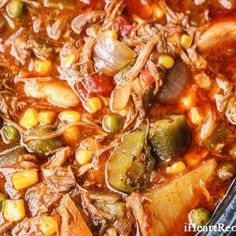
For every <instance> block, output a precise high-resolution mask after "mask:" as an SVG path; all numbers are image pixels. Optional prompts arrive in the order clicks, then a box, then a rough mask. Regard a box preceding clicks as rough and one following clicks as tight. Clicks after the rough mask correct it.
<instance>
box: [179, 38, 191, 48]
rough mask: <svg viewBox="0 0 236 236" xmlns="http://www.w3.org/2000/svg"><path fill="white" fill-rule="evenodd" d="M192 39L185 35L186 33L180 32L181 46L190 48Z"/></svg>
mask: <svg viewBox="0 0 236 236" xmlns="http://www.w3.org/2000/svg"><path fill="white" fill-rule="evenodd" d="M192 42H193V39H192V38H191V37H190V36H189V35H187V34H182V35H181V38H180V44H181V46H182V47H183V48H186V49H187V48H190V47H191V45H192Z"/></svg>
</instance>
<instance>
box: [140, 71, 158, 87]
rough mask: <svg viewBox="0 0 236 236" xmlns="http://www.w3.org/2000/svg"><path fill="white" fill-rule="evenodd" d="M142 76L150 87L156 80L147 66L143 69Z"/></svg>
mask: <svg viewBox="0 0 236 236" xmlns="http://www.w3.org/2000/svg"><path fill="white" fill-rule="evenodd" d="M140 78H141V80H142V81H143V82H144V84H145V86H147V87H149V86H150V85H151V84H152V83H153V82H154V81H155V79H154V77H153V76H152V75H151V73H150V71H149V70H148V69H146V68H145V69H143V70H142V71H141V74H140Z"/></svg>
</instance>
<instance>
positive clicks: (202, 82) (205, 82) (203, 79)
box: [194, 72, 211, 89]
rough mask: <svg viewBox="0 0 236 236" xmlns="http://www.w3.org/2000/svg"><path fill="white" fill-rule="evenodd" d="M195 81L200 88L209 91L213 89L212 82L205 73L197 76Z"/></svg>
mask: <svg viewBox="0 0 236 236" xmlns="http://www.w3.org/2000/svg"><path fill="white" fill-rule="evenodd" d="M194 79H195V80H196V83H197V85H198V86H199V87H200V88H204V89H209V88H210V87H211V80H210V78H209V76H207V75H206V74H205V73H204V72H202V73H199V74H197V75H196V76H195V77H194Z"/></svg>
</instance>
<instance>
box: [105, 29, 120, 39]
mask: <svg viewBox="0 0 236 236" xmlns="http://www.w3.org/2000/svg"><path fill="white" fill-rule="evenodd" d="M106 36H107V37H109V38H112V39H117V38H118V35H117V33H116V32H115V31H114V30H109V31H106Z"/></svg>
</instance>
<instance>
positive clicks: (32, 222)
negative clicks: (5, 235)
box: [11, 216, 44, 236]
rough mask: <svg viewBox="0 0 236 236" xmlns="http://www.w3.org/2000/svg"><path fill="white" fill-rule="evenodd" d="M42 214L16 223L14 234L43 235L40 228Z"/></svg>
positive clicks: (22, 235) (20, 235)
mask: <svg viewBox="0 0 236 236" xmlns="http://www.w3.org/2000/svg"><path fill="white" fill-rule="evenodd" d="M40 218H41V217H40V216H36V217H33V218H25V219H24V220H23V221H21V222H20V223H18V224H16V225H15V227H14V228H13V230H12V234H11V235H13V236H24V235H37V236H43V235H44V234H43V232H42V231H41V230H40V229H39V227H38V225H39V223H40Z"/></svg>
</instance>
